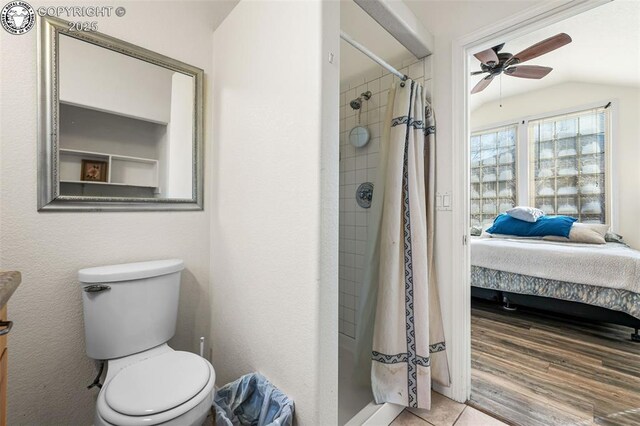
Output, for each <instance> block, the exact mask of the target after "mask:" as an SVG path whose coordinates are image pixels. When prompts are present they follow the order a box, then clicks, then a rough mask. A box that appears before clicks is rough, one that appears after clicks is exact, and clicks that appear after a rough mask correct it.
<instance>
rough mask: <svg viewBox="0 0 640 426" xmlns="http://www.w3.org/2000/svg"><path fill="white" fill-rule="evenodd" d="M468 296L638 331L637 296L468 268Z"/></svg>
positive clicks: (639, 306) (639, 300) (639, 297)
mask: <svg viewBox="0 0 640 426" xmlns="http://www.w3.org/2000/svg"><path fill="white" fill-rule="evenodd" d="M471 286H472V287H471V295H472V297H478V298H481V299H486V300H496V301H503V300H504V299H503V298H504V296H506V297H507V298H508V300H509V303H511V304H515V305H520V306H526V307H530V308H535V309H540V310H546V311H550V312H556V313H561V314H566V315H571V316H575V317H579V318H585V319H589V320H592V321H601V322H609V323H613V324H620V325H625V326H628V327H634V328H640V294H638V293H633V292H630V291H626V290H617V289H611V288H606V287H595V286H590V285H584V284H576V283H567V282H563V281H556V280H547V279H544V278H538V277H531V276H528V275H521V274H514V273H511V272H505V271H498V270H495V269H488V268H482V267H479V266H471Z"/></svg>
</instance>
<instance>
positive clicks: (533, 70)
mask: <svg viewBox="0 0 640 426" xmlns="http://www.w3.org/2000/svg"><path fill="white" fill-rule="evenodd" d="M551 70H553V68H549V67H541V66H538V65H518V66H513V67H509V68H507V69H506V70H504V73H505V74H506V75H510V76H511V77H520V78H535V79H541V78H542V77H544V76H545V75H547V74H549V73H550V72H551Z"/></svg>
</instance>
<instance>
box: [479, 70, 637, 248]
mask: <svg viewBox="0 0 640 426" xmlns="http://www.w3.org/2000/svg"><path fill="white" fill-rule="evenodd" d="M609 101H615V102H616V105H615V107H614V109H613V111H612V114H613V116H612V118H613V122H612V124H613V130H614V138H613V140H612V145H611V147H612V160H613V169H612V170H611V171H610V172H611V173H612V176H613V177H614V188H613V190H614V192H613V195H614V204H613V208H614V212H613V218H614V227H615V228H614V230H615V232H618V233H620V234H622V236H624V239H625V241H627V243H628V244H629V245H631V246H632V247H634V248H636V249H638V248H640V227H638V221H637V218H638V216H639V215H640V197H638V193H639V192H640V190H639V188H640V169H639V168H638V165H637V161H638V158H640V145H639V144H638V135H639V134H640V121H639V120H638V117H640V90H638V89H637V88H635V87H625V86H609V85H602V84H589V83H577V82H574V83H563V84H558V85H556V86H552V87H546V88H544V89H541V90H536V91H533V92H528V93H521V94H519V95H517V96H513V97H509V98H504V99H503V100H502V106H503V107H502V108H500V107H499V103H500V102H499V101H494V102H489V103H486V104H484V105H482V106H480V107H478V108H477V109H476V110H474V111H473V112H472V113H471V121H470V124H471V128H474V127H484V126H489V125H491V124H492V123H503V122H505V121H507V120H511V119H518V118H522V117H526V116H530V115H534V116H535V115H538V114H545V113H548V112H553V111H561V110H564V109H567V108H580V107H583V106H585V105H588V104H592V103H594V102H603V103H602V105H605V104H606V103H607V102H609ZM616 201H617V203H616Z"/></svg>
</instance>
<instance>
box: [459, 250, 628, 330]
mask: <svg viewBox="0 0 640 426" xmlns="http://www.w3.org/2000/svg"><path fill="white" fill-rule="evenodd" d="M471 285H472V293H471V294H472V296H474V297H479V298H483V299H488V300H497V301H501V302H503V303H504V304H505V307H506V308H507V309H508V308H510V307H511V306H512V305H521V306H527V307H532V308H537V309H543V310H548V311H553V312H558V313H563V314H570V315H573V316H577V317H581V318H585V319H590V320H594V321H602V322H611V323H615V324H620V325H625V326H628V327H633V328H634V329H635V332H634V333H632V336H631V337H632V340H635V341H640V335H639V333H638V329H640V251H637V250H633V249H631V248H629V247H627V246H625V245H624V244H619V243H607V244H602V245H594V244H576V243H561V242H557V243H556V242H549V241H542V240H531V239H517V238H482V237H472V238H471Z"/></svg>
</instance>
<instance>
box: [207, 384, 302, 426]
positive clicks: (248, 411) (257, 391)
mask: <svg viewBox="0 0 640 426" xmlns="http://www.w3.org/2000/svg"><path fill="white" fill-rule="evenodd" d="M213 405H214V406H215V409H216V426H240V425H242V426H244V425H251V426H268V425H274V426H280V425H282V426H291V423H292V422H293V410H294V406H293V401H292V400H291V399H289V397H288V396H287V395H285V394H284V393H282V392H281V391H280V390H279V389H278V388H276V387H275V386H273V384H271V382H269V381H268V380H267V378H266V377H264V376H263V375H262V374H260V373H251V374H246V375H244V376H242V377H240V378H239V379H238V380H236V381H234V382H231V383H229V384H227V385H224V386H223V387H221V388H220V389H218V392H216V397H215V399H214V401H213Z"/></svg>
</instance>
